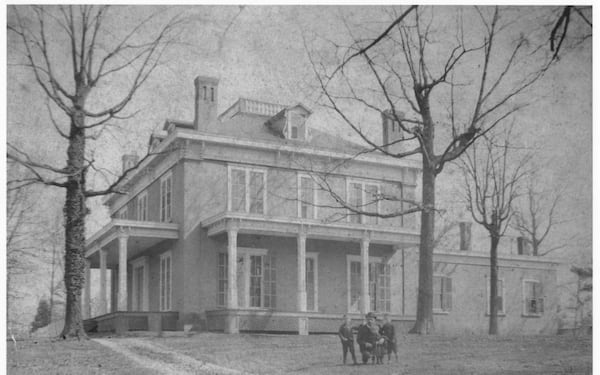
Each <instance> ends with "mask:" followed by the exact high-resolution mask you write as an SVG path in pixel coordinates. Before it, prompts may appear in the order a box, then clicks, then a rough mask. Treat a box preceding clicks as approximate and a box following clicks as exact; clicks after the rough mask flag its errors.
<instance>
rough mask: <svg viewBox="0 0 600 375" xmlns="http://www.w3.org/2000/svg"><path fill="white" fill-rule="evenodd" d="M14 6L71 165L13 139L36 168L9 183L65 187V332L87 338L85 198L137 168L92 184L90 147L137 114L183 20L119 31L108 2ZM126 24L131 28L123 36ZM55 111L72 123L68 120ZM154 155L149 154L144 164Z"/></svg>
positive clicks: (17, 28) (18, 153)
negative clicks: (40, 156) (135, 104)
mask: <svg viewBox="0 0 600 375" xmlns="http://www.w3.org/2000/svg"><path fill="white" fill-rule="evenodd" d="M9 12H10V16H9V19H10V20H11V22H10V23H9V25H8V29H9V31H10V32H11V33H12V34H11V36H14V37H15V38H16V41H15V43H19V45H20V47H21V51H20V52H22V61H23V66H24V68H26V69H28V71H29V72H31V74H33V77H34V78H35V81H36V82H37V85H38V87H39V88H40V89H41V90H42V92H43V94H44V95H45V97H46V98H47V99H48V100H49V104H48V115H49V116H48V117H49V118H48V120H49V122H50V123H52V125H53V126H54V129H55V130H56V131H57V133H58V134H59V135H60V136H61V137H62V138H64V139H65V140H66V144H67V149H66V156H67V159H66V163H65V165H52V164H49V163H47V162H45V161H40V160H35V159H34V158H33V157H31V156H30V155H29V154H28V153H27V152H26V151H24V150H22V149H20V148H18V147H17V146H15V145H13V144H8V152H7V154H8V155H7V156H8V158H9V159H11V160H13V161H15V162H17V163H19V164H21V165H22V166H24V167H25V168H27V170H28V172H29V175H28V176H27V177H25V178H20V179H16V180H13V181H9V183H10V186H9V189H11V188H12V189H15V188H19V187H22V186H25V185H28V184H32V183H41V184H44V185H47V186H53V187H59V188H63V189H65V191H66V198H65V204H64V210H63V211H64V218H65V259H64V261H65V264H64V267H65V270H64V283H65V288H66V311H65V326H64V329H63V332H62V334H61V336H62V337H63V338H67V337H78V338H79V337H86V334H85V332H84V330H83V323H82V319H81V288H82V285H83V281H84V268H85V262H84V251H85V218H86V215H87V214H88V211H89V210H88V208H87V206H86V201H87V200H88V199H89V198H91V197H96V196H101V195H105V194H110V193H120V192H121V191H119V190H118V189H117V187H118V186H119V184H120V183H121V182H122V181H123V180H125V179H126V178H127V176H128V175H129V174H130V172H131V171H133V170H134V169H136V168H137V165H135V166H133V167H132V168H129V169H127V170H125V171H124V173H123V174H122V175H120V176H118V177H117V178H116V179H114V181H112V183H108V185H107V186H106V187H105V188H102V189H99V190H93V189H90V188H89V187H88V180H87V177H88V174H89V172H90V171H98V170H101V169H100V168H99V167H98V166H97V165H96V164H95V160H94V158H93V157H90V150H89V145H90V144H93V142H94V140H96V139H97V138H98V137H99V136H100V135H101V134H102V132H103V131H104V130H105V129H106V127H107V126H111V125H113V124H114V121H116V120H124V119H128V118H131V117H132V116H133V115H134V114H135V113H130V114H126V113H125V110H126V108H128V104H129V103H130V102H131V100H132V98H133V97H134V95H135V94H136V92H137V91H138V90H139V89H140V87H141V86H142V85H143V84H144V82H146V80H147V79H148V77H149V76H150V75H151V74H152V72H153V71H154V70H155V69H156V67H157V66H158V64H159V62H160V60H161V56H162V55H163V53H164V51H165V48H167V47H168V46H169V45H170V44H171V42H172V41H173V40H174V38H175V36H176V31H177V28H178V26H179V25H180V22H181V21H180V19H179V17H174V18H171V19H170V20H168V21H166V22H164V23H163V26H159V27H157V25H156V23H157V22H160V21H159V20H157V17H159V15H160V13H155V14H152V15H150V16H148V17H147V18H146V19H144V20H143V21H141V22H139V23H137V24H134V25H131V26H130V27H126V26H125V27H123V28H122V26H123V25H119V28H118V29H117V30H115V28H114V25H113V27H112V28H111V27H110V22H109V21H110V19H111V16H110V15H111V10H110V8H109V7H108V6H92V5H81V6H31V7H27V8H25V7H17V6H14V7H11V8H10V10H9ZM160 23H162V22H160ZM122 30H127V31H125V32H124V33H122V34H121V31H122ZM124 82H125V84H126V86H127V87H126V88H125V89H124V90H121V92H120V91H119V90H111V85H112V87H113V88H114V87H115V86H117V85H121V86H120V87H122V85H123V83H124ZM106 90H110V92H108V91H106ZM119 95H120V96H119ZM92 98H93V99H92ZM99 98H102V99H99ZM107 99H109V100H110V101H111V102H110V103H107V102H108V100H107ZM56 111H58V112H59V113H61V118H64V119H66V121H67V122H68V123H67V124H64V123H61V118H57V116H56V115H55V112H56ZM92 155H93V154H92ZM149 156H150V153H148V154H146V156H145V157H143V158H142V160H140V163H141V162H142V161H143V160H144V159H146V158H147V157H149ZM138 165H139V163H138Z"/></svg>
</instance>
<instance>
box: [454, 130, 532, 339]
mask: <svg viewBox="0 0 600 375" xmlns="http://www.w3.org/2000/svg"><path fill="white" fill-rule="evenodd" d="M510 138H511V136H510V130H508V131H506V132H505V133H504V138H503V139H500V140H497V139H496V137H494V136H493V135H492V134H489V135H488V136H486V137H485V141H484V142H481V143H480V144H478V145H474V146H473V147H472V148H471V150H470V151H469V152H467V153H465V154H464V155H463V157H462V158H461V159H460V163H459V165H460V166H461V169H462V171H463V176H464V187H465V201H466V203H467V209H468V211H469V212H470V213H471V216H472V217H473V220H474V221H475V222H476V223H478V224H480V225H482V226H483V227H484V228H485V229H486V230H487V232H488V234H489V235H490V281H489V282H490V295H489V307H490V311H489V314H490V315H489V317H490V318H489V331H488V332H489V334H490V335H495V334H497V333H498V307H499V306H498V244H499V242H500V238H502V236H504V233H505V232H506V229H507V228H508V226H509V223H510V221H511V219H512V217H513V215H514V208H513V204H514V201H515V199H516V198H517V196H518V193H519V188H520V186H519V184H520V183H521V180H522V179H523V177H524V176H525V175H526V173H527V170H526V169H525V166H526V164H527V162H528V160H529V159H530V157H529V156H525V157H522V158H521V159H517V160H511V158H510V156H511V155H510V154H511V153H515V151H516V150H514V149H511V147H510V144H509V140H510ZM497 141H500V142H501V143H497ZM479 145H481V147H478V146H479ZM481 149H483V150H481Z"/></svg>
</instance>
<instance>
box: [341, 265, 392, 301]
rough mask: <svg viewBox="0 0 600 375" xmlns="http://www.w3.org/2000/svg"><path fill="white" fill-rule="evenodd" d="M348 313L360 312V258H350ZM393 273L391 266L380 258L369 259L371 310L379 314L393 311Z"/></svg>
mask: <svg viewBox="0 0 600 375" xmlns="http://www.w3.org/2000/svg"><path fill="white" fill-rule="evenodd" d="M348 259H349V260H348V273H349V282H348V289H349V290H348V303H349V306H348V311H349V312H358V311H360V296H361V263H360V258H359V257H358V256H349V257H348ZM390 285H391V272H390V265H389V264H387V263H384V262H382V260H381V259H380V258H373V257H370V258H369V297H370V298H369V299H370V309H371V310H372V311H378V312H390V311H391V307H392V306H391V300H392V298H391V288H390Z"/></svg>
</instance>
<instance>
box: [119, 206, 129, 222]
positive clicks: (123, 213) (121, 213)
mask: <svg viewBox="0 0 600 375" xmlns="http://www.w3.org/2000/svg"><path fill="white" fill-rule="evenodd" d="M117 217H118V218H119V219H124V220H127V205H125V206H123V208H121V210H120V211H119V213H118V214H117Z"/></svg>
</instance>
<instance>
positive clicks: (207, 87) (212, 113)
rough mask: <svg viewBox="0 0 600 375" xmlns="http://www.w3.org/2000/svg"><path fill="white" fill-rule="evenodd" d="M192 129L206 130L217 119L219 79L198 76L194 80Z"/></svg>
mask: <svg viewBox="0 0 600 375" xmlns="http://www.w3.org/2000/svg"><path fill="white" fill-rule="evenodd" d="M194 87H195V101H194V105H195V107H194V129H196V130H200V131H207V130H208V129H209V128H210V127H211V126H212V125H213V124H214V123H215V122H216V120H217V97H218V96H219V79H218V78H213V77H202V76H198V77H196V79H195V80H194Z"/></svg>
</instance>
